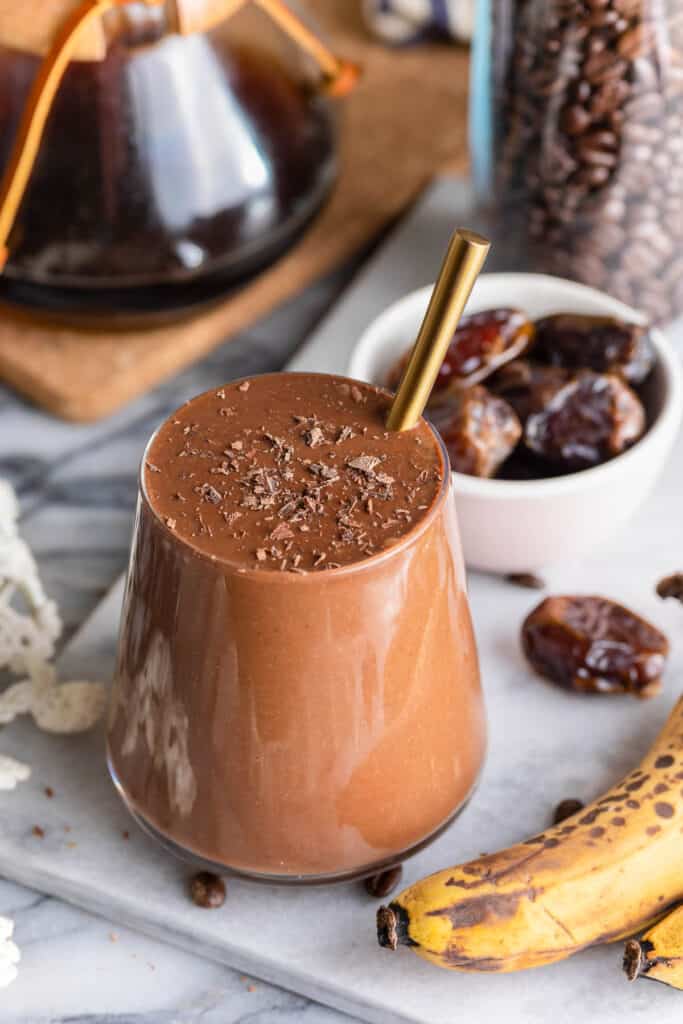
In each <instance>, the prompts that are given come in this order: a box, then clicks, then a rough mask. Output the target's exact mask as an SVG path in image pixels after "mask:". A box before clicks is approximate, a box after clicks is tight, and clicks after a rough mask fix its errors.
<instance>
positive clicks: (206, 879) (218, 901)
mask: <svg viewBox="0 0 683 1024" xmlns="http://www.w3.org/2000/svg"><path fill="white" fill-rule="evenodd" d="M190 895H191V896H192V900H193V902H194V903H196V904H197V906H198V907H204V908H206V909H207V910H215V909H216V908H217V907H222V906H223V904H224V903H225V882H224V881H223V879H222V878H219V877H218V875H213V874H211V872H210V871H200V872H199V874H197V875H194V876H193V877H192V878H191V879H190Z"/></svg>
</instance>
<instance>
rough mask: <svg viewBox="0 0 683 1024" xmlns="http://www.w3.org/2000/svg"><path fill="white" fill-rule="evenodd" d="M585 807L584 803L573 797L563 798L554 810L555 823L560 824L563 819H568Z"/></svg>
mask: <svg viewBox="0 0 683 1024" xmlns="http://www.w3.org/2000/svg"><path fill="white" fill-rule="evenodd" d="M583 808H584V804H583V803H582V802H581V801H580V800H573V799H571V798H569V799H567V800H562V801H561V802H560V803H559V804H558V805H557V807H556V808H555V811H554V812H553V825H559V824H560V822H561V821H566V820H567V818H571V816H572V815H573V814H578V813H579V811H582V810H583Z"/></svg>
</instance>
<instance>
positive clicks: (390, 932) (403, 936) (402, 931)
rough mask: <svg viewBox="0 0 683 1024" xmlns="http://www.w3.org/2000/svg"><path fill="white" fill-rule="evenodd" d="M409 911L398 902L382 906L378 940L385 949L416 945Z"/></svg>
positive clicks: (378, 921) (378, 917)
mask: <svg viewBox="0 0 683 1024" xmlns="http://www.w3.org/2000/svg"><path fill="white" fill-rule="evenodd" d="M409 923H410V921H409V918H408V912H407V911H406V910H405V909H404V908H403V907H401V906H399V904H398V903H392V904H391V906H389V907H380V908H379V910H378V911H377V941H378V942H379V944H380V946H382V947H383V948H384V949H390V950H392V952H393V951H395V950H397V949H398V947H399V946H416V945H417V943H416V942H414V941H413V940H412V939H411V937H410V933H409V932H408V925H409Z"/></svg>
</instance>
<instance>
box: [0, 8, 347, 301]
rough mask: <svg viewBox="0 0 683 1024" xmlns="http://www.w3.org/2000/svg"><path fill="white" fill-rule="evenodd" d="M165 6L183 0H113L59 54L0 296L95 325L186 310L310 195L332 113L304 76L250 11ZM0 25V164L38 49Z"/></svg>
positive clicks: (326, 166) (317, 194) (259, 256)
mask: <svg viewBox="0 0 683 1024" xmlns="http://www.w3.org/2000/svg"><path fill="white" fill-rule="evenodd" d="M184 5H185V7H189V9H190V11H191V13H192V14H193V16H194V15H196V13H197V11H200V12H201V10H202V9H203V8H207V10H208V9H209V8H211V2H210V0H201V2H199V3H197V2H194V3H193V4H188V3H187V0H185V3H184ZM55 6H56V7H58V8H59V7H63V6H64V0H61V3H60V4H57V5H55ZM66 6H67V7H71V8H73V6H74V4H73V0H72V2H71V3H70V4H69V3H67V4H66ZM213 6H214V7H215V4H214V5H213ZM280 6H281V5H280ZM178 11H180V14H181V15H182V12H183V0H172V2H167V3H164V4H161V3H160V2H158V3H152V4H150V3H149V2H147V3H145V2H142V0H141V2H129V3H121V2H119V3H118V4H116V6H114V7H113V9H111V10H109V11H108V12H107V13H105V14H104V16H103V17H102V19H101V21H100V23H99V24H98V26H97V27H98V30H99V31H100V34H101V37H102V38H101V40H100V43H101V45H100V46H99V47H98V46H97V45H94V44H93V45H89V46H86V45H85V44H83V45H82V47H81V53H80V54H78V55H77V58H76V59H74V60H72V61H71V62H70V63H69V65H68V67H67V68H66V71H65V73H64V76H63V78H62V80H61V83H60V85H59V88H58V91H57V92H56V95H55V96H54V99H53V101H52V106H51V109H50V113H49V117H48V120H47V123H46V125H45V130H44V134H43V137H42V139H41V142H40V148H39V149H38V152H37V157H36V160H35V164H34V166H33V167H32V169H31V174H30V177H29V178H28V182H27V187H26V192H25V194H24V196H23V200H22V202H21V205H20V206H19V208H18V211H17V215H16V220H15V221H14V224H13V226H12V229H11V232H10V234H9V237H8V241H7V248H8V254H9V255H8V259H7V263H6V265H5V268H4V274H3V276H2V277H1V278H0V296H1V297H2V298H3V299H6V300H9V301H12V302H18V303H24V304H27V305H29V306H33V307H38V308H41V309H46V310H50V311H53V312H56V311H66V312H68V313H69V314H79V315H83V314H86V313H87V314H90V315H92V314H93V313H95V314H101V315H104V316H106V317H107V318H111V317H112V316H114V315H117V316H121V315H122V314H123V315H131V314H135V315H137V314H142V313H144V314H150V313H152V314H159V313H172V312H174V311H177V310H178V309H183V308H186V307H191V306H193V305H194V304H196V303H201V302H205V301H207V300H210V299H212V298H215V297H216V296H218V295H220V294H221V293H223V292H225V291H226V289H229V288H230V287H232V286H233V285H235V284H237V283H239V282H241V281H244V280H245V279H246V278H248V277H249V276H250V275H253V274H254V273H255V272H256V271H258V270H260V269H261V268H263V267H264V266H266V265H267V264H269V263H270V262H271V261H273V260H274V259H275V258H276V257H277V256H279V255H280V254H282V253H283V252H284V251H285V250H286V249H287V248H288V247H289V246H291V245H292V243H293V242H294V240H295V239H296V238H297V237H298V236H299V235H300V234H301V232H302V231H303V229H304V228H305V227H306V225H307V224H308V223H309V222H310V221H311V219H312V217H313V216H314V215H315V213H316V212H317V211H318V210H319V209H320V207H321V204H322V203H323V202H324V200H325V199H326V197H327V196H328V194H329V191H330V188H331V186H332V184H333V182H334V179H335V174H336V159H335V124H334V117H333V113H332V111H331V108H330V104H329V102H328V99H327V97H326V95H325V94H324V93H325V89H324V88H323V87H321V84H320V71H319V69H317V68H316V69H314V68H313V62H311V61H308V62H305V61H304V60H302V52H301V50H300V48H298V47H297V45H296V44H295V43H294V42H293V41H292V40H291V39H288V38H287V36H286V35H285V34H284V33H283V32H282V31H281V26H277V25H276V24H275V23H274V21H273V20H272V19H271V18H270V17H269V16H268V13H267V12H266V11H265V10H264V9H262V8H261V5H260V4H257V3H256V4H255V3H247V4H243V5H242V7H241V9H240V10H239V11H238V13H237V14H235V15H233V16H232V17H230V18H228V19H224V20H222V21H221V22H219V23H218V24H215V25H214V24H213V22H214V21H215V18H213V19H212V18H211V17H209V16H208V15H207V17H206V18H204V19H202V18H199V19H198V20H195V21H193V23H192V25H191V26H189V28H190V29H192V31H189V32H188V33H187V34H183V32H182V29H183V24H182V22H180V23H179V22H178V17H179V15H178ZM210 13H211V12H210V11H209V14H210ZM53 17H54V15H53ZM197 26H198V27H199V28H201V29H204V28H206V30H202V31H194V29H195V28H196V27H197ZM59 27H60V26H59V22H58V21H57V22H56V24H55V28H56V29H58V28H59ZM179 29H180V30H179ZM1 35H2V38H1V39H0V42H2V44H3V45H2V46H1V47H0V165H2V166H4V167H5V168H7V167H8V164H9V163H10V159H11V154H12V150H13V147H14V146H15V145H16V140H17V138H18V137H19V138H21V119H22V117H23V116H24V112H25V109H26V106H27V104H28V101H29V97H30V91H31V89H32V87H33V83H34V82H35V81H36V76H37V75H39V73H40V71H41V61H42V60H43V55H42V53H40V52H33V51H35V50H39V49H44V48H42V47H39V45H38V43H34V42H33V41H29V42H24V41H22V39H21V38H19V39H16V40H13V39H12V34H11V32H10V33H8V32H4V33H2V34H1ZM8 35H9V39H8V38H7V36H8ZM19 36H21V32H19ZM12 42H14V44H15V45H11V44H12ZM100 51H101V52H100Z"/></svg>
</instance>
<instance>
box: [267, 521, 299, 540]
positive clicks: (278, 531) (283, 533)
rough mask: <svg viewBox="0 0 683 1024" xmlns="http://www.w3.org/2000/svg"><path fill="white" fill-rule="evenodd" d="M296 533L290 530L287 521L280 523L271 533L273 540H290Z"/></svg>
mask: <svg viewBox="0 0 683 1024" xmlns="http://www.w3.org/2000/svg"><path fill="white" fill-rule="evenodd" d="M293 536H294V534H293V533H292V531H291V530H290V528H289V526H287V523H278V525H277V526H276V527H275V529H274V530H273V531H272V533H271V534H270V539H271V540H289V539H290V538H291V537H293Z"/></svg>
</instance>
